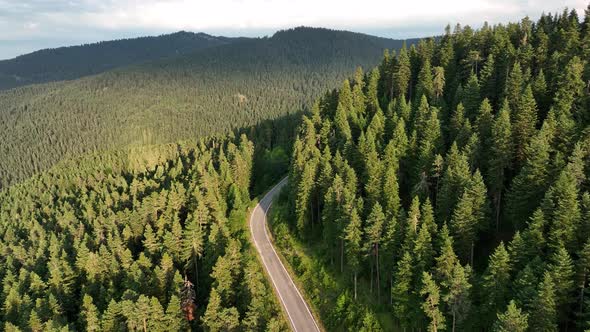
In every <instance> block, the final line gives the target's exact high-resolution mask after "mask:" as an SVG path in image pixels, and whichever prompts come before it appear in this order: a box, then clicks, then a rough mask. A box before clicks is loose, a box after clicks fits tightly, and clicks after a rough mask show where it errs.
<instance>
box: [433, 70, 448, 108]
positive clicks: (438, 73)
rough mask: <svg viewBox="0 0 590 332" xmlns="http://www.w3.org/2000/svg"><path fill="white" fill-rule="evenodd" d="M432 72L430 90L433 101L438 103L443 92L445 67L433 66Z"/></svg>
mask: <svg viewBox="0 0 590 332" xmlns="http://www.w3.org/2000/svg"><path fill="white" fill-rule="evenodd" d="M433 72H434V73H433V76H434V77H433V79H432V92H433V93H434V100H435V103H436V104H438V103H439V100H440V98H441V97H442V96H443V93H444V88H445V69H444V68H443V67H434V68H433Z"/></svg>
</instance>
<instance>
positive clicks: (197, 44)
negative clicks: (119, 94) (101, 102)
mask: <svg viewBox="0 0 590 332" xmlns="http://www.w3.org/2000/svg"><path fill="white" fill-rule="evenodd" d="M242 39H243V38H228V37H216V36H211V35H208V34H205V33H193V32H186V31H180V32H176V33H172V34H167V35H161V36H156V37H141V38H132V39H121V40H113V41H103V42H99V43H93V44H86V45H80V46H70V47H60V48H54V49H45V50H40V51H36V52H33V53H29V54H25V55H21V56H18V57H16V58H14V59H10V60H2V61H0V90H3V89H9V88H14V87H17V86H22V85H27V84H32V83H45V82H50V81H61V80H71V79H76V78H80V77H82V76H87V75H92V74H98V73H102V72H104V71H107V70H110V69H113V68H117V67H121V66H126V65H130V64H134V63H140V62H145V61H149V60H157V59H162V58H166V57H173V56H179V55H183V54H187V53H191V52H195V51H198V50H201V49H205V48H209V47H213V46H219V45H224V44H228V43H231V42H234V41H238V40H242Z"/></svg>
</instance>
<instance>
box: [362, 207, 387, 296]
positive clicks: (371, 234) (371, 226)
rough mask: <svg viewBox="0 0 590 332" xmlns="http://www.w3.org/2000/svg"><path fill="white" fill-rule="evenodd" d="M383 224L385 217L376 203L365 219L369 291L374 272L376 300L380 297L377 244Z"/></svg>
mask: <svg viewBox="0 0 590 332" xmlns="http://www.w3.org/2000/svg"><path fill="white" fill-rule="evenodd" d="M384 222H385V215H384V214H383V209H382V208H381V204H379V203H378V202H377V203H375V204H374V205H373V208H372V209H371V213H370V214H369V216H368V217H367V223H366V236H367V244H368V245H369V248H368V252H369V255H370V256H371V291H373V271H375V272H376V283H375V285H376V287H377V298H379V297H380V296H381V281H380V278H379V277H380V273H379V271H380V267H379V243H380V242H381V240H382V236H383V224H384Z"/></svg>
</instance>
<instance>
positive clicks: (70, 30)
mask: <svg viewBox="0 0 590 332" xmlns="http://www.w3.org/2000/svg"><path fill="white" fill-rule="evenodd" d="M585 1H586V0H564V1H561V3H560V4H556V2H555V1H554V0H446V1H440V0H413V1H407V0H406V1H395V0H363V1H358V0H247V1H246V0H216V1H203V0H196V1H190V0H69V1H57V0H0V31H2V32H3V33H2V36H0V43H1V42H3V41H19V40H29V41H33V40H36V39H37V40H42V39H43V40H50V39H55V40H56V41H58V40H64V36H65V37H66V39H68V40H85V41H95V40H97V39H101V38H102V39H113V38H121V37H132V36H136V35H141V34H158V33H165V32H172V31H177V30H181V29H184V30H191V31H204V32H209V33H214V34H225V35H233V36H235V35H250V36H251V35H256V34H258V35H260V34H270V33H272V31H274V30H276V29H280V28H287V27H293V26H299V25H308V26H324V27H331V28H339V29H351V30H356V31H361V32H369V33H371V32H373V33H376V32H378V33H379V34H381V35H384V36H395V37H414V36H425V35H432V34H436V33H440V32H442V30H443V28H444V26H445V25H446V24H455V23H457V22H459V23H461V24H463V25H465V24H469V25H472V26H476V27H477V26H479V25H480V24H481V23H482V22H483V21H488V22H490V23H492V24H494V23H505V22H508V21H515V20H519V19H520V18H522V17H523V16H524V15H529V16H531V17H533V18H535V17H538V16H539V15H540V14H541V13H542V12H555V11H561V10H563V8H565V7H569V8H571V9H577V10H579V13H580V14H583V9H584V8H585V6H586V4H585ZM22 22H28V23H25V24H23V23H22ZM56 46H57V45H56ZM2 57H3V54H1V53H0V58H2Z"/></svg>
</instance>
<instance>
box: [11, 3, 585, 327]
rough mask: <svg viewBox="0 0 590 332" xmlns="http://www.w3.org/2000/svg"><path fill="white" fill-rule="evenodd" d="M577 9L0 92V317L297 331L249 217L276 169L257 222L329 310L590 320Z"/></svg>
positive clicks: (357, 319)
mask: <svg viewBox="0 0 590 332" xmlns="http://www.w3.org/2000/svg"><path fill="white" fill-rule="evenodd" d="M579 14H580V16H578V13H576V12H575V11H569V10H564V11H563V12H560V13H557V14H543V15H542V16H541V17H540V18H539V19H538V20H536V21H532V20H531V19H529V18H524V19H522V20H521V21H520V22H519V23H509V24H498V25H493V26H491V25H488V24H484V25H483V27H481V28H480V29H473V28H471V27H469V26H461V25H457V26H455V27H454V28H451V27H447V28H446V29H445V31H444V33H443V34H442V35H441V36H436V37H433V38H424V39H421V40H419V41H417V40H409V41H408V42H407V43H405V44H404V45H403V46H401V45H398V44H399V41H394V40H389V39H381V38H376V37H372V36H368V35H362V34H355V33H349V32H343V31H333V30H327V29H308V28H297V29H292V30H285V31H279V32H277V33H276V34H275V35H274V36H273V37H270V38H259V39H252V40H251V39H243V40H242V39H239V40H231V41H230V40H225V39H224V40H223V43H221V44H220V45H210V46H207V48H206V49H203V50H200V51H199V52H198V55H197V53H194V54H192V55H182V56H180V57H175V58H168V59H165V60H158V61H153V62H149V63H143V64H134V65H132V66H130V67H126V68H119V69H115V70H112V71H107V72H105V73H102V74H99V75H96V76H89V77H84V78H81V79H77V80H74V81H70V82H65V81H64V82H51V83H46V84H39V85H30V86H24V87H19V88H16V89H10V90H6V91H3V92H0V153H1V155H2V157H1V158H0V330H3V331H35V332H36V331H143V332H146V331H188V330H191V331H207V332H209V331H210V332H217V331H220V332H221V331H224V332H225V331H286V330H289V328H290V327H291V325H290V323H289V320H290V319H291V318H290V317H289V316H288V313H286V312H285V311H286V310H283V307H282V306H281V303H282V302H280V301H282V300H280V299H279V298H278V297H277V296H276V295H277V291H276V289H273V283H274V281H272V283H271V281H270V279H269V278H268V274H265V272H264V270H263V265H262V264H261V260H260V259H259V257H258V256H257V252H256V249H255V247H254V244H253V243H252V241H251V233H250V229H249V228H248V223H247V222H246V220H247V219H248V216H249V213H250V212H251V211H252V208H253V207H254V206H255V203H257V200H258V199H259V198H260V197H262V194H264V193H265V192H266V191H268V189H270V188H271V186H272V185H273V184H275V183H277V182H278V181H279V180H280V179H281V178H283V177H285V176H288V177H289V182H288V185H287V186H286V187H285V188H284V189H283V191H282V192H281V194H280V195H279V197H278V198H277V201H276V202H274V203H275V204H274V205H273V208H272V210H271V214H270V218H269V231H270V235H271V237H272V240H273V242H274V244H275V246H276V249H277V251H278V252H279V253H280V256H281V258H282V260H283V261H284V263H285V265H287V268H286V269H285V271H287V270H288V272H285V273H291V274H292V276H293V277H294V279H295V281H294V284H296V285H298V286H299V288H300V289H301V290H302V292H303V293H304V294H303V297H304V298H305V300H307V302H308V303H309V304H310V307H311V311H313V314H314V315H315V316H316V317H319V318H320V319H321V322H320V325H321V326H322V328H323V330H326V331H404V332H405V331H443V330H444V331H453V332H455V331H498V332H499V331H511V332H512V331H515V332H525V331H531V332H533V331H535V332H536V331H589V330H590V6H588V9H587V10H586V11H585V13H584V15H583V16H582V13H579ZM143 42H146V41H145V40H144V41H143ZM214 43H215V42H214ZM95 46H96V45H95ZM95 46H93V47H95ZM398 46H399V47H398ZM383 49H385V51H384V52H382V51H383ZM58 50H59V49H58ZM75 50H78V51H83V49H75ZM377 50H378V51H379V53H382V54H383V55H382V58H381V60H379V59H378V57H379V55H376V53H375V52H376V51H377ZM70 51H72V50H70ZM53 52H55V51H53ZM49 53H50V54H53V53H52V52H49ZM131 53H133V52H131ZM164 53H166V54H168V53H167V52H164ZM40 54H41V55H39V54H36V55H35V56H42V55H43V52H41V53H40ZM133 54H135V53H133ZM52 57H53V55H52ZM50 58H51V57H50ZM62 60H63V59H62ZM35 61H39V62H41V63H42V61H43V60H35ZM13 64H14V63H13ZM357 65H362V67H358V68H357V69H356V71H355V67H356V66H357ZM373 65H376V67H374V68H373V67H371V66H373ZM60 66H61V64H60ZM17 67H18V66H17ZM22 68H28V67H27V66H24V67H22ZM22 68H21V69H22ZM60 68H61V67H60ZM21 69H19V70H21ZM70 69H71V68H70ZM70 69H69V70H70ZM78 69H79V68H78ZM78 69H76V68H74V69H71V70H74V71H75V72H76V75H78V74H79V75H80V76H82V75H84V73H83V71H82V70H81V71H80V72H78ZM31 70H32V71H34V68H31ZM36 73H38V72H36ZM349 74H350V78H348V79H345V77H346V76H347V75H349ZM45 75H46V74H42V75H41V76H43V77H44V79H47V80H52V79H51V78H50V77H49V76H45ZM48 77H49V78H48ZM60 77H61V76H60ZM336 82H340V83H339V84H337V83H336ZM337 85H339V88H337V89H333V87H334V86H337ZM313 100H316V101H315V103H314V102H313ZM310 315H311V313H310Z"/></svg>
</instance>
